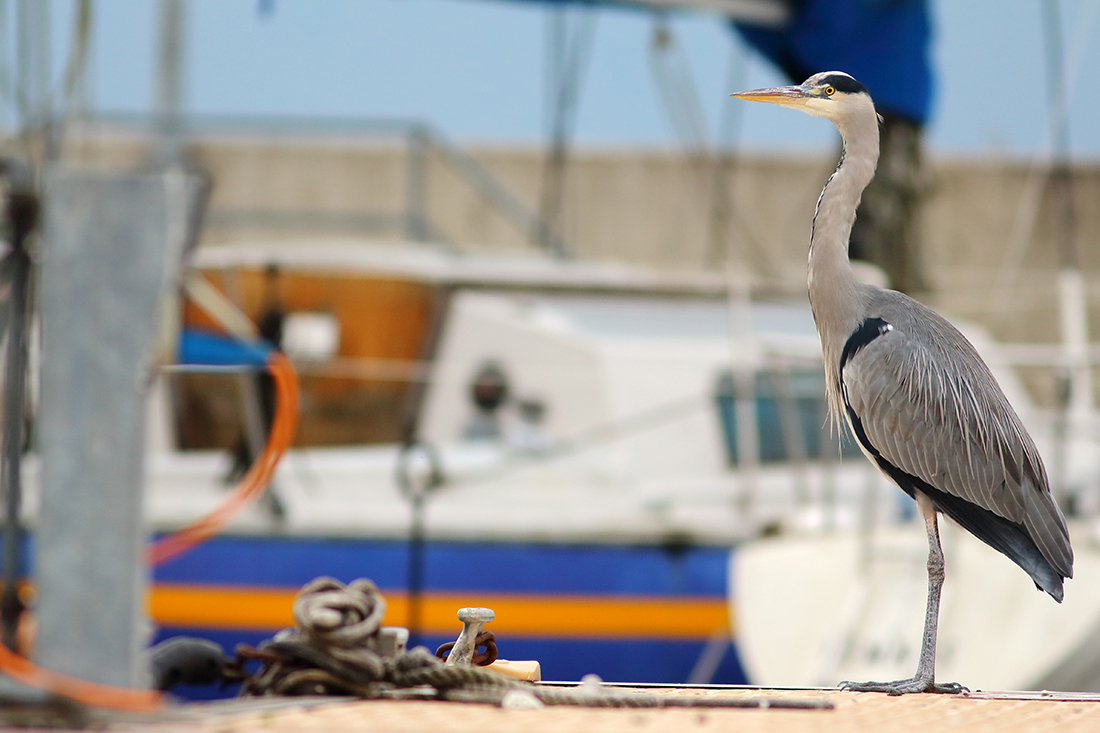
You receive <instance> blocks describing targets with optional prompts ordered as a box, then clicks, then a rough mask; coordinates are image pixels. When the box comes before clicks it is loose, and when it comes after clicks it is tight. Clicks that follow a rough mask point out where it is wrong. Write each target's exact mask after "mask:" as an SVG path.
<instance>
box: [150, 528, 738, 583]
mask: <svg viewBox="0 0 1100 733" xmlns="http://www.w3.org/2000/svg"><path fill="white" fill-rule="evenodd" d="M424 552H425V554H424V581H425V588H426V589H428V590H435V591H463V592H477V591H481V592H495V593H544V594H559V593H560V594H579V595H588V594H592V595H643V596H646V595H648V596H663V595H667V596H680V595H683V596H716V597H725V595H726V572H727V566H728V561H729V551H728V550H725V549H722V548H713V547H705V548H700V547H689V548H683V547H672V548H663V547H660V546H651V545H644V546H642V545H637V546H618V545H552V544H512V543H507V544H505V543H500V544H493V543H487V542H481V543H472V542H471V543H464V542H431V543H429V544H428V545H427V546H426V547H425V551H424ZM408 558H409V553H408V545H407V544H406V543H404V542H399V541H371V540H354V539H317V538H269V537H217V538H214V539H212V540H210V541H209V542H207V543H206V544H204V545H201V546H199V547H197V548H196V549H195V550H193V551H191V552H189V553H187V554H185V555H183V556H181V557H179V558H177V559H175V560H172V561H170V562H168V563H165V564H164V565H162V566H161V567H159V568H157V569H156V571H155V572H154V578H155V580H156V581H157V582H161V583H197V584H202V585H224V586H251V587H256V586H271V587H288V588H297V587H300V586H302V585H304V584H306V583H308V582H309V581H310V580H312V579H313V578H315V577H317V576H318V575H330V576H333V577H335V578H338V579H340V580H342V581H345V582H346V581H350V580H353V579H355V578H361V577H367V578H370V579H371V580H373V581H374V582H375V583H376V584H377V585H378V586H379V587H380V588H383V589H386V588H394V589H403V588H405V586H406V582H407V576H408Z"/></svg>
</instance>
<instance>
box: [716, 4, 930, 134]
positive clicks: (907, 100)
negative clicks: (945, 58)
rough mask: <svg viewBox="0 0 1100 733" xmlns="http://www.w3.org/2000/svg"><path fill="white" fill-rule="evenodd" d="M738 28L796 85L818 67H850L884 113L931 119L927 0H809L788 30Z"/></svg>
mask: <svg viewBox="0 0 1100 733" xmlns="http://www.w3.org/2000/svg"><path fill="white" fill-rule="evenodd" d="M735 27H736V28H737V30H738V31H739V32H740V33H741V35H742V37H744V39H745V40H746V41H748V43H749V44H750V45H752V46H753V47H754V48H756V49H757V50H758V51H760V52H761V53H762V54H764V55H765V56H767V57H768V58H769V59H770V60H771V61H773V62H774V63H775V64H776V65H777V66H779V67H780V68H781V69H782V70H783V71H784V72H785V73H786V74H787V76H788V77H790V79H791V81H792V82H794V83H799V82H801V81H803V80H804V79H806V78H808V77H809V76H811V75H813V74H815V73H817V72H819V71H843V72H846V73H848V74H851V75H852V76H854V77H855V78H856V79H859V81H861V82H862V83H863V85H864V86H866V87H867V90H868V91H869V92H870V93H871V97H873V98H874V100H875V106H876V107H878V108H879V111H880V112H881V111H887V112H892V113H894V114H896V115H899V116H901V117H906V118H908V119H910V120H912V121H914V122H916V123H918V124H924V123H925V122H927V121H928V116H929V113H930V111H931V106H932V91H933V90H932V67H931V61H930V59H929V40H930V37H931V21H930V18H929V12H928V4H927V2H926V0H802V2H799V3H796V4H795V7H794V12H793V14H792V16H791V21H790V22H789V23H788V24H787V25H786V26H784V27H781V28H772V27H768V28H765V27H761V26H753V25H747V24H745V23H737V24H735Z"/></svg>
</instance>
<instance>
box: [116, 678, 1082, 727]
mask: <svg viewBox="0 0 1100 733" xmlns="http://www.w3.org/2000/svg"><path fill="white" fill-rule="evenodd" d="M647 692H650V693H651V694H660V695H671V696H675V697H719V698H740V699H744V698H749V699H756V700H767V701H769V702H771V701H792V700H798V701H814V702H825V701H827V702H831V703H832V709H807V710H793V709H786V708H779V707H770V708H660V709H653V708H649V709H638V708H634V709H621V708H618V709H607V708H579V707H566V706H547V707H544V708H537V709H507V710H506V709H501V708H497V707H492V706H489V705H474V704H463V703H445V702H421V701H400V702H395V701H348V700H340V701H329V700H324V699H318V698H311V699H308V700H294V699H286V698H284V699H282V700H279V701H274V700H271V699H267V700H254V701H243V700H242V701H232V702H226V703H216V704H194V705H187V706H181V707H180V708H179V709H177V710H176V711H174V712H175V713H176V714H175V715H174V716H173V717H175V718H176V719H175V720H168V719H162V720H160V721H152V720H148V721H143V722H140V723H139V722H119V721H116V722H114V723H111V724H109V725H107V730H109V731H114V732H116V733H123V732H125V733H138V732H139V731H140V733H198V732H200V731H201V732H203V733H212V732H216V733H252V732H253V731H256V732H258V731H264V732H265V733H278V732H279V731H305V730H316V731H333V732H335V731H371V732H372V733H406V732H411V731H427V732H430V733H467V732H468V733H486V731H522V733H544V732H545V733H551V732H559V731H564V732H567V733H579V732H582V731H583V732H584V733H620V732H626V731H631V732H636V731H645V730H675V731H726V730H729V731H738V733H755V732H756V731H760V732H762V733H763V732H766V733H788V732H790V733H798V732H801V731H807V732H809V731H813V733H828V732H830V731H845V732H846V733H858V732H860V731H868V732H870V731H874V732H875V733H909V732H910V731H911V732H913V733H929V732H930V731H933V730H934V731H935V732H936V733H941V732H942V731H951V730H958V731H966V732H967V733H980V732H982V731H1015V730H1020V731H1029V732H1030V731H1045V730H1052V731H1053V730H1057V731H1058V732H1059V733H1070V732H1071V731H1098V730H1100V696H1098V695H1091V694H1061V693H972V694H970V695H965V696H946V695H908V696H903V697H889V696H887V695H882V694H876V693H851V692H840V691H836V690H770V689H736V690H698V689H672V690H660V691H653V690H647Z"/></svg>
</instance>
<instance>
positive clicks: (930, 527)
mask: <svg viewBox="0 0 1100 733" xmlns="http://www.w3.org/2000/svg"><path fill="white" fill-rule="evenodd" d="M917 508H918V509H920V513H921V516H922V517H923V518H924V528H925V531H926V532H927V533H928V608H927V610H926V611H925V615H924V637H923V638H922V639H921V645H920V658H919V660H918V662H917V673H916V674H915V675H913V676H912V677H910V678H909V679H907V680H897V681H895V682H841V683H840V687H841V688H843V689H845V690H852V691H855V692H887V693H889V694H891V695H904V694H906V693H910V692H939V693H946V694H956V693H959V692H963V691H964V690H966V688H965V687H963V686H962V685H960V684H958V683H957V682H950V683H947V684H939V685H938V684H936V631H937V627H938V626H939V619H940V591H941V590H943V578H944V572H943V566H944V562H943V548H942V547H940V528H939V524H938V523H937V521H936V510H935V508H934V507H933V506H932V500H931V499H929V498H928V497H926V496H925V495H924V494H921V493H920V492H917Z"/></svg>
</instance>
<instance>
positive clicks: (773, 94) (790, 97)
mask: <svg viewBox="0 0 1100 733" xmlns="http://www.w3.org/2000/svg"><path fill="white" fill-rule="evenodd" d="M730 96H731V97H737V98H738V99H747V100H749V101H750V102H769V103H770V104H780V105H783V106H784V107H801V106H803V105H805V104H806V102H807V101H809V100H810V99H813V98H814V95H812V94H808V93H807V92H806V90H805V89H803V88H802V87H800V86H789V87H772V88H770V89H750V90H748V91H747V92H736V93H735V94H731V95H730Z"/></svg>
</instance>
